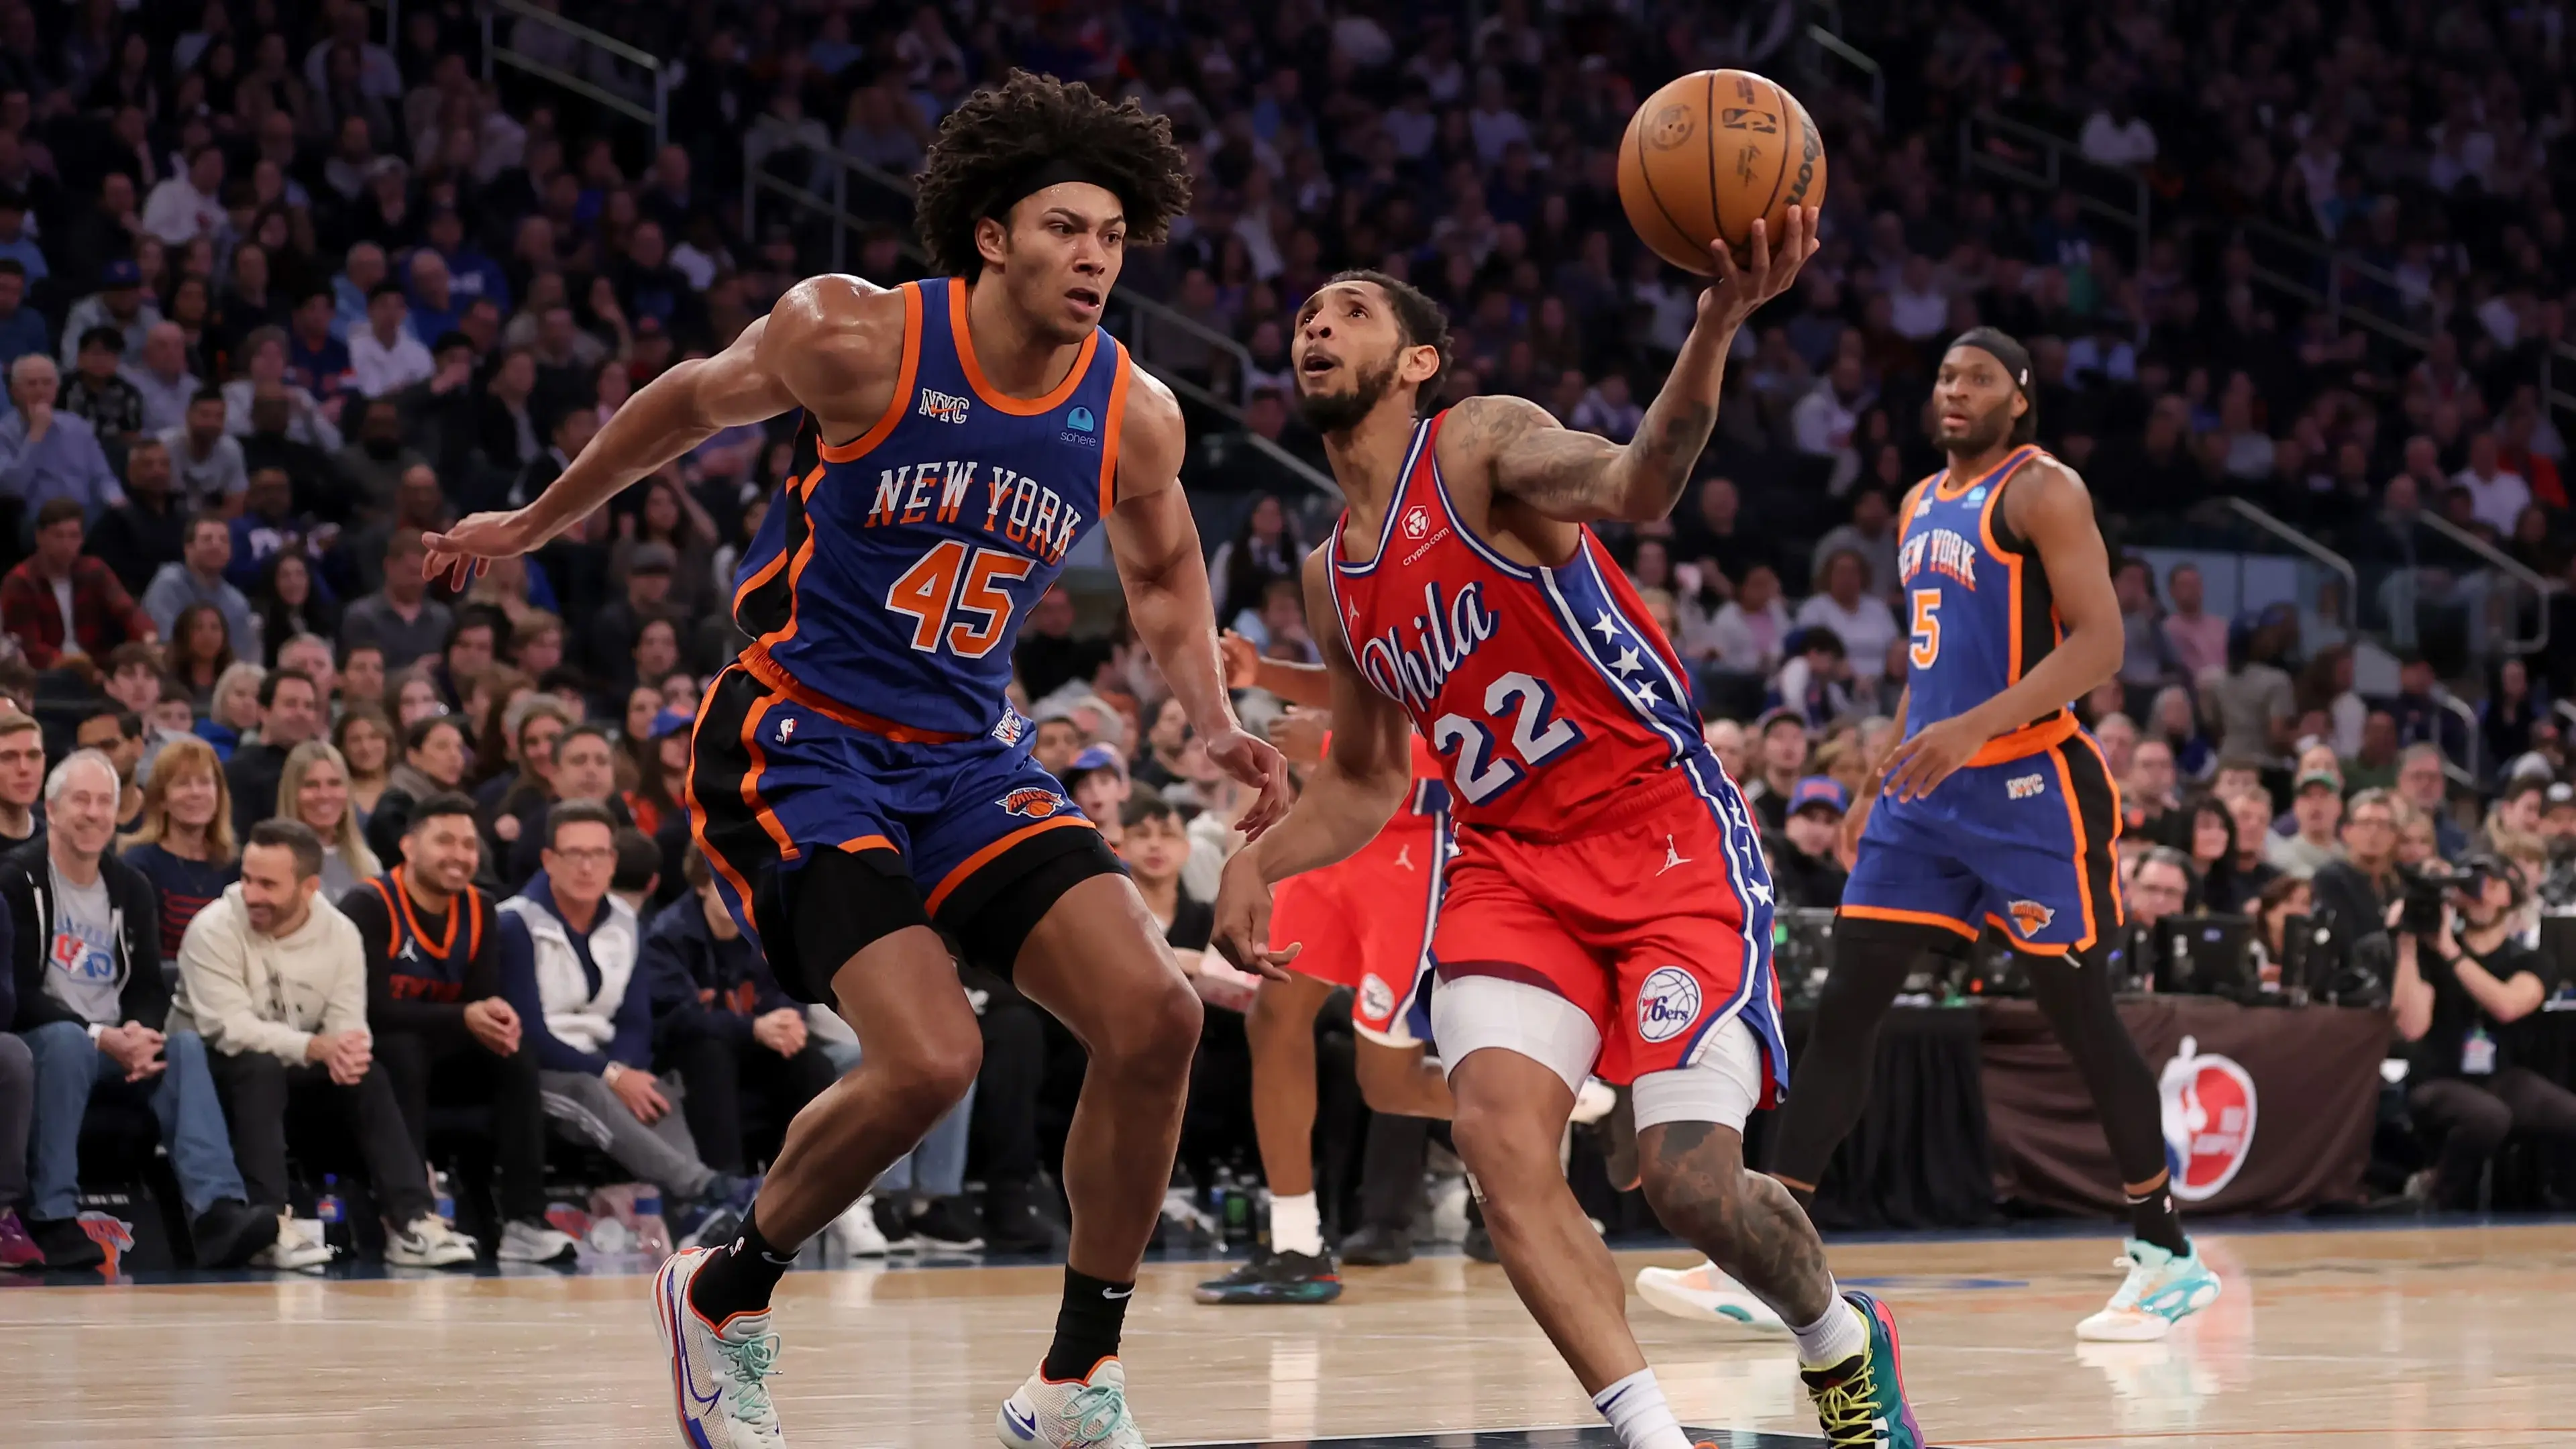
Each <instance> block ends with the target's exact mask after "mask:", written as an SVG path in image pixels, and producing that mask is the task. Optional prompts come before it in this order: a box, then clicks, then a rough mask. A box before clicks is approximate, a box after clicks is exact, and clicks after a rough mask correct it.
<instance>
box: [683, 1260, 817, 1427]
mask: <svg viewBox="0 0 2576 1449" xmlns="http://www.w3.org/2000/svg"><path fill="white" fill-rule="evenodd" d="M714 1256H715V1254H714V1253H712V1252H711V1251H709V1250H707V1249H705V1248H683V1249H681V1250H680V1251H678V1252H676V1253H673V1254H672V1255H671V1256H670V1257H668V1258H666V1259H664V1260H663V1261H662V1270H661V1271H660V1272H658V1273H656V1274H654V1275H653V1321H654V1325H655V1326H656V1327H657V1328H659V1329H660V1330H661V1334H662V1351H663V1352H664V1353H665V1354H667V1355H669V1357H670V1360H671V1391H672V1392H671V1398H672V1406H673V1409H674V1412H676V1413H677V1414H678V1416H679V1423H680V1442H681V1443H683V1444H689V1445H694V1446H697V1449H785V1445H786V1443H787V1436H786V1433H785V1432H784V1431H783V1430H781V1429H780V1428H779V1427H778V1409H777V1407H776V1406H775V1405H774V1404H772V1403H771V1402H770V1400H769V1383H768V1381H769V1379H770V1378H771V1377H772V1376H773V1375H775V1374H776V1373H777V1371H778V1335H777V1334H774V1333H772V1332H770V1331H769V1310H768V1309H765V1308H764V1309H762V1310H760V1311H759V1312H757V1313H737V1314H735V1315H733V1316H732V1317H731V1318H728V1319H726V1320H725V1321H724V1323H723V1324H722V1326H718V1325H716V1324H712V1323H709V1322H707V1320H706V1319H705V1318H704V1317H702V1316H700V1314H699V1313H698V1310H697V1309H696V1308H695V1307H694V1306H692V1305H691V1304H690V1302H689V1284H690V1283H691V1282H692V1281H694V1280H695V1279H696V1277H697V1275H698V1269H700V1268H701V1267H704V1266H705V1265H706V1261H707V1259H709V1258H711V1257H714Z"/></svg>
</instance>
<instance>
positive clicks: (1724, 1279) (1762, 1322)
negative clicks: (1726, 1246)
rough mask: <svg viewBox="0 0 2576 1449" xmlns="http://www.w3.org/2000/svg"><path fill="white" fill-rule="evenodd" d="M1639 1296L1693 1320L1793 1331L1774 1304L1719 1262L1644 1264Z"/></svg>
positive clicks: (1639, 1272) (1670, 1312)
mask: <svg viewBox="0 0 2576 1449" xmlns="http://www.w3.org/2000/svg"><path fill="white" fill-rule="evenodd" d="M1637 1296H1638V1297H1640V1298H1643V1299H1645V1300H1646V1302H1647V1303H1648V1304H1650V1305H1651V1306H1653V1307H1654V1308H1656V1309H1657V1310H1659V1311H1661V1312H1664V1313H1668V1314H1671V1315H1672V1316H1673V1317H1675V1318H1687V1319H1689V1320H1690V1321H1692V1322H1693V1323H1715V1324H1720V1325H1725V1326H1731V1327H1735V1328H1750V1329H1757V1330H1760V1331H1762V1332H1764V1333H1786V1332H1788V1331H1789V1325H1787V1324H1785V1323H1783V1322H1781V1321H1780V1315H1779V1314H1777V1313H1774V1312H1772V1311H1771V1305H1770V1304H1768V1303H1765V1302H1763V1301H1762V1300H1761V1299H1759V1298H1756V1297H1754V1296H1753V1295H1752V1294H1751V1293H1748V1292H1746V1291H1745V1289H1744V1285H1743V1284H1741V1283H1738V1282H1736V1281H1735V1280H1734V1279H1733V1278H1731V1277H1728V1276H1727V1273H1726V1270H1725V1269H1723V1268H1720V1267H1718V1266H1717V1265H1716V1264H1715V1263H1706V1262H1704V1263H1701V1264H1700V1265H1699V1266H1698V1267H1696V1268H1640V1269H1638V1270H1637Z"/></svg>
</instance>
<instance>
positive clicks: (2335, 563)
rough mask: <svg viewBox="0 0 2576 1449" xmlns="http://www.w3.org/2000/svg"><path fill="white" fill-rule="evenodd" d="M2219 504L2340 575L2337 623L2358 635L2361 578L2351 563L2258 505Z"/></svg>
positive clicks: (2243, 502) (2228, 500)
mask: <svg viewBox="0 0 2576 1449" xmlns="http://www.w3.org/2000/svg"><path fill="white" fill-rule="evenodd" d="M2219 501H2220V502H2222V503H2224V504H2226V505H2227V509H2228V511H2229V512H2231V513H2233V514H2235V515H2236V516H2237V517H2239V518H2242V519H2244V520H2245V521H2246V522H2248V523H2250V524H2253V525H2254V526H2255V527H2256V528H2259V529H2261V530H2262V531H2264V532H2265V533H2268V534H2270V535H2272V536H2273V537H2274V538H2277V539H2279V540H2280V541H2281V542H2283V543H2286V544H2288V545H2289V546H2290V547H2292V548H2294V549H2297V550H2298V551H2299V552H2301V553H2303V554H2306V555H2307V556H2308V557H2309V558H2310V559H2312V560H2314V561H2316V562H2317V563H2319V564H2321V565H2323V566H2324V567H2326V568H2328V569H2330V570H2332V571H2333V572H2334V573H2336V574H2337V575H2340V576H2341V577H2342V579H2343V617H2342V618H2341V619H2339V620H2337V621H2336V622H2337V623H2340V624H2342V625H2343V627H2344V629H2345V631H2346V632H2347V633H2353V632H2358V627H2359V621H2360V618H2361V615H2360V612H2359V610H2360V599H2361V575H2360V573H2359V572H2357V571H2356V570H2355V569H2354V568H2353V566H2352V560H2350V559H2348V558H2345V557H2344V556H2343V555H2342V554H2339V553H2337V552H2335V551H2334V550H2333V549H2330V548H2328V547H2326V546H2325V545H2324V544H2322V543H2319V542H2317V541H2316V540H2315V539H2313V538H2310V537H2308V536H2307V535H2306V534H2304V533H2301V532H2300V531H2299V530H2298V529H2296V528H2293V527H2291V526H2290V525H2289V524H2287V523H2284V522H2282V521H2281V520H2280V519H2279V518H2277V517H2275V516H2274V515H2273V514H2271V513H2270V512H2268V511H2266V510H2265V509H2264V508H2263V507H2261V506H2260V505H2258V504H2254V503H2249V502H2247V501H2246V500H2245V499H2242V498H2223V499H2220V500H2219Z"/></svg>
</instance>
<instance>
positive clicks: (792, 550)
mask: <svg viewBox="0 0 2576 1449" xmlns="http://www.w3.org/2000/svg"><path fill="white" fill-rule="evenodd" d="M899 291H900V292H901V294H902V296H903V300H904V329H903V360H902V363H901V366H900V368H899V370H898V372H897V375H896V379H895V392H894V400H893V402H892V403H891V404H889V405H888V407H887V409H886V412H885V415H884V416H883V417H881V418H879V419H878V420H877V422H876V425H875V426H873V427H871V428H869V429H868V430H867V431H866V432H865V433H862V434H860V435H859V436H858V437H856V438H853V439H851V440H850V441H849V442H847V443H843V444H839V445H833V444H829V443H826V442H824V441H823V440H822V439H821V438H820V437H818V436H815V435H814V433H815V428H814V423H813V420H812V419H811V418H810V417H809V418H808V419H807V420H806V423H805V426H804V430H803V433H802V434H801V435H800V437H799V439H798V445H797V461H796V471H795V473H794V474H793V476H791V477H790V478H789V480H788V481H787V483H786V484H785V486H783V487H782V488H780V490H779V492H778V496H777V498H776V500H775V501H774V502H773V503H772V504H771V506H770V510H769V515H768V517H767V518H765V519H763V520H762V521H761V525H760V532H759V535H758V536H757V537H756V538H754V539H753V540H752V546H751V550H750V553H749V554H748V556H747V557H746V558H745V559H744V560H743V566H742V569H741V572H740V573H739V574H737V575H736V577H735V580H734V620H735V622H736V623H738V624H740V625H741V626H742V629H743V632H744V633H746V634H749V635H750V636H751V638H752V641H753V642H752V643H751V645H750V647H748V648H747V649H745V650H744V651H743V659H742V662H743V667H744V668H745V669H747V670H749V671H750V672H751V673H752V675H753V676H754V677H756V678H758V679H760V680H761V681H762V682H763V683H765V684H767V685H769V686H770V687H772V688H774V689H777V690H780V691H781V692H783V693H787V694H791V695H797V694H802V695H806V696H812V697H816V699H815V702H816V703H817V704H818V707H819V706H820V705H822V704H828V705H830V706H831V707H833V709H834V710H835V711H836V712H837V713H839V714H841V715H843V716H844V717H847V718H850V720H851V722H852V723H857V724H860V725H862V726H865V727H868V728H873V729H876V730H877V732H878V733H881V734H886V735H889V736H892V737H894V738H897V739H901V738H906V737H912V738H923V739H936V738H943V737H947V738H962V737H970V736H974V735H980V734H984V733H986V732H987V731H990V730H992V729H993V728H994V727H995V726H996V725H997V724H998V723H1000V722H1001V721H1002V719H1003V718H1004V716H1005V715H1006V714H1007V713H1008V708H1007V705H1006V704H1005V702H1004V698H1003V691H1004V689H1005V688H1006V687H1008V685H1009V684H1010V682H1011V645H1012V641H1013V640H1014V639H1015V638H1017V636H1018V632H1019V629H1018V626H1019V621H1020V615H1021V613H1022V611H1024V610H1026V609H1027V608H1028V607H1029V606H1030V605H1031V604H1034V603H1036V602H1037V600H1038V598H1039V597H1040V596H1041V595H1043V594H1044V593H1045V592H1046V590H1047V586H1048V585H1049V584H1051V583H1053V582H1054V580H1055V577H1056V575H1057V574H1058V573H1059V572H1061V571H1062V570H1063V567H1064V560H1065V556H1066V555H1067V554H1068V553H1069V552H1071V551H1072V549H1073V547H1074V545H1075V544H1076V543H1078V542H1080V541H1081V539H1082V537H1083V535H1085V534H1087V533H1089V532H1090V531H1091V530H1092V529H1093V528H1095V527H1097V526H1098V525H1099V523H1100V520H1101V518H1102V517H1103V516H1104V515H1106V514H1107V513H1108V511H1109V508H1110V505H1111V503H1112V502H1113V500H1114V490H1115V484H1116V479H1117V473H1118V430H1119V425H1120V422H1121V420H1122V415H1123V414H1124V412H1125V409H1126V402H1127V380H1128V379H1127V367H1128V362H1127V350H1126V349H1125V348H1124V347H1121V346H1120V345H1119V344H1118V341H1117V339H1116V338H1113V337H1111V336H1110V335H1109V334H1108V333H1107V332H1105V331H1100V330H1098V329H1094V331H1093V332H1092V335H1091V337H1090V339H1089V340H1087V341H1085V342H1084V343H1083V344H1082V351H1081V353H1080V354H1079V355H1078V356H1077V357H1076V358H1075V359H1074V363H1073V369H1072V371H1071V372H1069V373H1067V374H1066V376H1065V379H1064V381H1063V383H1062V384H1060V385H1059V386H1057V387H1056V389H1055V390H1054V391H1053V392H1051V393H1049V394H1047V395H1046V396H1045V397H1042V398H1014V397H1008V396H1005V395H1004V394H1003V393H1001V392H1000V391H999V390H998V389H996V388H994V387H993V386H992V385H991V384H990V383H988V382H987V381H986V380H985V378H984V372H983V369H982V368H981V367H980V366H978V365H977V363H976V360H975V353H974V345H973V343H972V342H971V341H970V340H969V338H968V336H967V328H966V293H967V287H966V284H965V283H964V282H962V281H959V280H956V279H953V278H934V279H932V280H929V281H922V282H911V283H907V284H905V285H904V286H903V287H902V288H900V289H899Z"/></svg>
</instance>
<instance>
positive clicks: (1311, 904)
mask: <svg viewBox="0 0 2576 1449" xmlns="http://www.w3.org/2000/svg"><path fill="white" fill-rule="evenodd" d="M1221 647H1222V648H1223V650H1224V652H1225V656H1226V675H1227V682H1228V683H1230V684H1232V685H1234V686H1235V687H1236V688H1238V689H1239V688H1244V687H1247V686H1258V687H1259V688H1262V689H1265V690H1268V691H1269V692H1270V693H1272V694H1275V695H1277V696H1278V697H1279V698H1281V699H1284V700H1286V701H1288V702H1289V703H1290V704H1294V705H1301V706H1304V707H1306V708H1309V709H1323V708H1326V707H1328V706H1329V705H1330V704H1331V703H1332V697H1331V683H1330V681H1329V679H1328V677H1327V676H1326V674H1325V670H1324V667H1323V666H1322V665H1320V664H1291V663H1288V662H1286V661H1283V660H1278V659H1264V658H1262V657H1261V656H1260V655H1259V654H1258V653H1257V652H1256V651H1255V650H1254V649H1253V647H1252V644H1251V643H1250V641H1248V640H1245V639H1244V638H1242V637H1241V636H1240V635H1236V634H1233V633H1228V634H1227V635H1226V636H1225V638H1224V640H1223V643H1222V645H1221ZM1328 747H1329V745H1328ZM1412 765H1413V783H1412V788H1411V789H1410V790H1408V791H1407V792H1406V799H1405V803H1404V804H1403V805H1402V806H1400V807H1398V808H1397V810H1396V812H1395V815H1394V818H1392V819H1390V820H1388V821H1387V823H1386V828H1385V829H1383V830H1381V831H1379V832H1378V835H1377V838H1376V839H1375V840H1372V841H1370V842H1369V843H1368V844H1367V845H1366V846H1364V847H1362V848H1361V849H1360V851H1359V853H1358V854H1356V855H1353V856H1352V857H1350V858H1349V859H1348V860H1345V861H1342V862H1341V863H1340V864H1338V865H1333V866H1328V867H1326V868H1325V869H1323V870H1317V871H1309V872H1308V873H1306V874H1304V875H1301V876H1298V877H1296V878H1294V879H1292V880H1288V881H1285V882H1282V883H1281V886H1280V889H1279V899H1278V903H1277V910H1276V912H1275V913H1274V914H1273V916H1272V919H1271V943H1272V944H1273V945H1274V946H1276V947H1279V948H1280V949H1282V950H1283V951H1284V950H1285V949H1286V948H1288V947H1289V946H1291V945H1296V946H1300V947H1302V948H1305V949H1300V950H1298V951H1297V952H1296V953H1295V955H1294V961H1293V964H1292V965H1291V966H1290V970H1292V971H1294V972H1295V973H1296V974H1295V975H1293V976H1291V977H1289V978H1288V979H1287V980H1285V981H1265V982H1263V983H1262V984H1261V994H1260V995H1259V996H1256V997H1254V998H1253V1002H1252V1006H1251V1008H1250V1009H1249V1010H1247V1011H1246V1012H1245V1013H1244V1019H1243V1031H1244V1036H1245V1038H1246V1040H1247V1041H1248V1042H1249V1044H1250V1046H1251V1048H1252V1125H1253V1131H1254V1133H1255V1135H1256V1136H1258V1137H1259V1138H1260V1141H1261V1172H1262V1177H1263V1178H1264V1179H1265V1180H1266V1181H1267V1182H1268V1183H1269V1184H1270V1241H1269V1243H1268V1245H1267V1246H1266V1247H1264V1248H1263V1249H1261V1250H1260V1251H1257V1252H1255V1253H1254V1255H1253V1257H1252V1259H1251V1260H1250V1261H1249V1262H1246V1263H1244V1264H1243V1265H1241V1266H1240V1267H1238V1268H1236V1269H1235V1270H1234V1271H1233V1272H1231V1273H1228V1274H1226V1275H1225V1276H1224V1277H1222V1278H1218V1279H1215V1280H1213V1281H1211V1282H1206V1283H1202V1284H1200V1285H1199V1289H1198V1298H1199V1301H1200V1302H1202V1303H1238V1304H1241V1303H1330V1302H1332V1301H1333V1300H1334V1299H1336V1298H1339V1297H1341V1295H1342V1280H1341V1270H1340V1264H1339V1263H1338V1261H1337V1260H1336V1257H1335V1254H1334V1253H1333V1251H1332V1250H1331V1249H1330V1248H1329V1247H1328V1246H1327V1245H1326V1244H1325V1242H1324V1234H1323V1223H1322V1210H1321V1209H1320V1208H1319V1207H1318V1206H1317V1205H1316V1202H1315V1156H1314V1137H1315V1101H1316V1096H1315V1017H1316V1014H1317V1013H1318V1012H1320V1011H1321V1010H1322V1009H1323V1006H1324V999H1325V998H1326V997H1327V996H1329V995H1331V994H1332V991H1333V988H1334V987H1336V986H1347V987H1349V988H1350V989H1351V992H1352V996H1351V1032H1352V1035H1353V1037H1354V1038H1356V1056H1355V1061H1354V1066H1355V1068H1356V1071H1357V1075H1358V1077H1359V1086H1360V1097H1361V1099H1362V1100H1364V1101H1366V1102H1367V1103H1368V1105H1369V1110H1370V1111H1372V1112H1383V1113H1389V1114H1392V1115H1395V1116H1402V1117H1432V1118H1438V1119H1442V1120H1446V1119H1447V1118H1448V1117H1449V1116H1450V1115H1451V1114H1452V1112H1453V1111H1454V1110H1455V1107H1454V1104H1453V1103H1452V1102H1451V1100H1450V1096H1449V1084H1448V1081H1447V1079H1446V1078H1445V1077H1444V1076H1443V1075H1442V1074H1441V1071H1440V1067H1439V1064H1438V1063H1437V1062H1434V1061H1431V1060H1429V1059H1428V1057H1427V1055H1426V1053H1425V1051H1424V1043H1423V1040H1422V1038H1423V1035H1424V1031H1425V1029H1426V1028H1427V1027H1428V1025H1429V1023H1428V1022H1427V1020H1425V1019H1424V1018H1423V1014H1422V1007H1423V1002H1422V1000H1421V996H1422V988H1423V987H1424V985H1425V984H1426V983H1425V982H1424V980H1423V976H1424V974H1425V973H1426V972H1427V970H1428V969H1429V966H1430V962H1431V936H1432V930H1433V928H1434V927H1435V926H1436V925H1437V924H1438V922H1439V918H1440V874H1441V872H1440V866H1441V862H1442V860H1443V859H1445V857H1446V855H1447V852H1448V849H1449V786H1448V783H1447V782H1446V781H1445V780H1444V779H1443V778H1442V771H1441V767H1440V762H1439V760H1438V758H1437V757H1436V756H1433V755H1432V754H1431V752H1430V751H1429V750H1427V749H1425V748H1424V747H1423V744H1422V738H1421V736H1419V735H1416V736H1415V737H1414V739H1413V751H1412Z"/></svg>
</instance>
